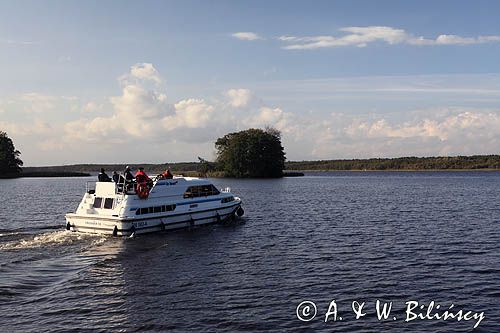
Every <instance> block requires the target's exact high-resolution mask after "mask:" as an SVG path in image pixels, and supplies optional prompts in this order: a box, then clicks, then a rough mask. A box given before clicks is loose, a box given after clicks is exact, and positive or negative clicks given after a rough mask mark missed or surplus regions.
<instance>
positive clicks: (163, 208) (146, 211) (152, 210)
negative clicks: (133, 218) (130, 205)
mask: <svg viewBox="0 0 500 333" xmlns="http://www.w3.org/2000/svg"><path fill="white" fill-rule="evenodd" d="M175 207H176V205H164V206H155V207H144V208H137V210H136V211H135V215H143V214H151V213H161V212H171V211H173V210H175Z"/></svg>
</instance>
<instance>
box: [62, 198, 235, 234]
mask: <svg viewBox="0 0 500 333" xmlns="http://www.w3.org/2000/svg"><path fill="white" fill-rule="evenodd" d="M242 213H243V209H242V208H241V202H238V203H236V204H233V205H228V206H225V207H219V208H212V209H206V210H198V211H194V210H193V211H189V212H185V213H178V214H169V215H161V216H150V217H147V218H139V217H138V218H134V219H120V218H118V217H104V216H96V215H92V214H85V215H79V214H66V221H67V224H66V229H67V230H71V231H78V232H86V233H94V234H107V235H113V236H130V235H132V234H134V233H135V234H145V233H152V232H160V231H164V230H171V229H180V228H192V227H195V226H200V225H206V224H211V223H219V222H224V221H228V220H232V219H234V218H235V217H237V216H240V215H242Z"/></svg>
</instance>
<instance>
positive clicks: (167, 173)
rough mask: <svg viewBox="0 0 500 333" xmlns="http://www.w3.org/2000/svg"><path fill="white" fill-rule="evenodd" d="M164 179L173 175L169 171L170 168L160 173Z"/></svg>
mask: <svg viewBox="0 0 500 333" xmlns="http://www.w3.org/2000/svg"><path fill="white" fill-rule="evenodd" d="M161 175H162V177H163V178H164V179H172V178H174V175H172V173H171V172H170V169H167V170H165V172H164V173H162V174H161Z"/></svg>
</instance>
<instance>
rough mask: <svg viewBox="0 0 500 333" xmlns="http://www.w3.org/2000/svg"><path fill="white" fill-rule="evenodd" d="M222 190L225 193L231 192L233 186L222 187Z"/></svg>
mask: <svg viewBox="0 0 500 333" xmlns="http://www.w3.org/2000/svg"><path fill="white" fill-rule="evenodd" d="M220 191H221V192H223V193H230V192H231V188H230V187H226V188H223V189H221V190H220Z"/></svg>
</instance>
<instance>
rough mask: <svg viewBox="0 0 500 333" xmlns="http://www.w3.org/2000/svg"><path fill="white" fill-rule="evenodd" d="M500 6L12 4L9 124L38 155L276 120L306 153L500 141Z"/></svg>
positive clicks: (26, 149)
mask: <svg viewBox="0 0 500 333" xmlns="http://www.w3.org/2000/svg"><path fill="white" fill-rule="evenodd" d="M499 12H500V3H498V2H497V1H474V2H465V1H315V2H306V1H272V2H269V1H246V2H243V1H213V2H212V1H175V2H174V1H136V2H131V1H84V2H83V1H0V73H2V75H1V76H0V130H5V131H7V133H8V134H9V135H10V136H11V137H12V138H13V139H14V141H15V143H16V146H17V148H18V149H19V150H21V152H22V158H23V159H24V161H25V163H26V165H50V164H60V163H79V162H165V161H193V160H196V157H197V156H199V155H200V156H204V157H206V158H213V150H214V148H213V142H214V140H215V139H216V138H217V137H219V136H221V135H223V134H225V133H227V132H229V131H234V130H241V129H245V128H248V127H252V126H253V127H262V126H266V125H272V126H275V127H277V128H279V129H280V130H281V131H282V133H283V142H284V144H285V149H286V151H287V156H288V158H289V159H291V160H300V159H333V158H352V157H375V156H377V157H395V156H407V155H418V156H429V155H458V154H476V153H477V154H483V153H499V151H498V147H499V146H500V112H499V110H500V105H499V104H500V102H499V101H500V100H499V96H500V63H499V62H498V57H499V55H500V52H499V51H500V23H499V21H498V15H497V14H498V13H499ZM117 147H120V149H118V150H117V149H116V148H117ZM122 149H128V150H129V151H130V152H131V156H132V157H128V156H124V155H123V153H121V152H120V153H118V152H117V151H119V150H122ZM158 151H161V152H162V153H160V154H159V153H158Z"/></svg>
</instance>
